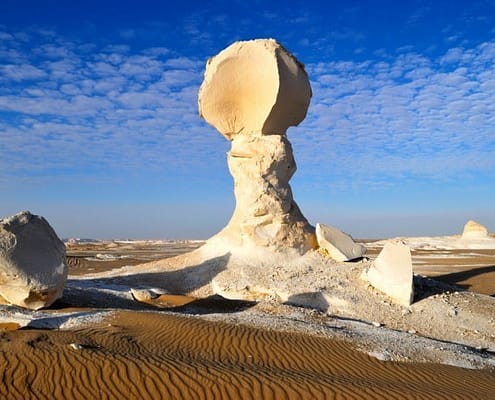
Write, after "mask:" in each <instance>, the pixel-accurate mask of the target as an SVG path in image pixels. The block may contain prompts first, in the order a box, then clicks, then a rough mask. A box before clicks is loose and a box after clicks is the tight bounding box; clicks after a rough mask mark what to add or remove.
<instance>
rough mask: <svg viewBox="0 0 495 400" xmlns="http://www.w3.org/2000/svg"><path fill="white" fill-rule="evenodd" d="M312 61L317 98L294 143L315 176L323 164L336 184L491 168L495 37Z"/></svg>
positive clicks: (434, 177) (444, 177)
mask: <svg viewBox="0 0 495 400" xmlns="http://www.w3.org/2000/svg"><path fill="white" fill-rule="evenodd" d="M406 50H407V49H406ZM307 70H308V72H309V75H310V77H311V79H312V87H313V93H314V97H313V100H312V105H311V107H310V111H309V113H308V117H307V119H306V121H305V122H304V125H303V126H302V129H301V130H302V131H303V132H301V133H297V134H294V136H293V142H294V144H295V148H296V149H297V150H296V152H297V153H298V159H299V161H300V164H303V165H304V166H305V168H304V170H305V172H303V173H304V174H305V175H306V176H307V177H308V178H310V177H311V175H312V172H311V171H317V173H318V174H321V171H322V169H323V170H326V171H328V183H327V184H328V185H332V186H337V187H338V186H341V185H342V184H343V185H347V184H349V183H354V184H358V185H359V184H367V185H383V184H384V182H388V184H390V183H392V182H404V180H407V179H413V180H421V179H426V180H430V181H432V182H437V183H439V182H443V183H445V182H452V181H454V180H456V179H458V178H459V176H460V175H466V176H467V175H469V174H480V173H481V174H493V172H494V169H495V160H494V158H493V152H494V150H495V135H494V130H493V129H494V128H493V127H494V126H495V90H494V88H495V72H494V71H495V43H494V42H487V43H482V44H480V45H479V46H477V47H475V48H461V47H456V48H452V49H450V50H449V51H447V52H446V54H444V55H443V56H441V57H438V58H435V59H431V58H428V57H425V56H424V55H421V54H416V53H411V52H406V53H403V54H397V55H396V56H394V57H390V56H389V57H387V58H385V59H381V60H373V61H366V62H347V61H346V62H344V61H332V62H321V63H316V64H310V65H308V66H307ZM313 167H314V168H313ZM312 178H313V179H314V180H316V179H317V177H316V176H313V177H312ZM310 180H311V179H310ZM325 183H326V182H325V181H322V180H321V179H320V180H319V184H325Z"/></svg>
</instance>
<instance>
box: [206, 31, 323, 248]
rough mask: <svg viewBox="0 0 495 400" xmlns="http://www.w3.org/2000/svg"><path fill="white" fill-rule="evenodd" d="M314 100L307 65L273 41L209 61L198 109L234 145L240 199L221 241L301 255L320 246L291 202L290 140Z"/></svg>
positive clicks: (242, 45)
mask: <svg viewBox="0 0 495 400" xmlns="http://www.w3.org/2000/svg"><path fill="white" fill-rule="evenodd" d="M310 98H311V87H310V85H309V80H308V77H307V74H306V72H305V71H304V68H303V66H302V64H300V63H299V62H298V61H297V60H296V59H295V58H294V57H293V56H292V55H291V54H289V53H288V52H287V51H286V50H285V49H284V48H283V47H282V46H280V45H279V44H278V43H277V42H276V41H275V40H272V39H259V40H252V41H247V42H236V43H234V44H232V45H231V46H229V47H228V48H227V49H225V50H223V51H222V52H220V53H219V54H218V55H217V56H215V57H214V58H212V59H210V60H209V61H208V63H207V66H206V71H205V78H204V81H203V84H202V85H201V88H200V91H199V100H198V104H199V111H200V114H201V116H202V117H203V118H204V119H205V120H206V121H207V122H208V123H210V124H211V125H213V126H214V127H215V128H217V129H218V130H219V131H220V133H221V134H222V135H224V136H225V137H226V138H227V139H228V140H230V141H231V146H232V147H231V150H230V152H229V153H228V156H227V161H228V166H229V170H230V173H231V174H232V176H233V178H234V193H235V198H236V208H235V211H234V214H233V216H232V218H231V220H230V222H229V223H228V225H227V226H226V227H225V228H224V229H223V230H222V231H221V232H220V233H219V234H217V235H216V236H215V239H216V240H217V241H218V240H223V241H226V242H229V243H231V244H232V245H234V246H257V247H264V248H268V249H271V250H274V251H282V250H283V249H288V248H291V249H295V250H296V251H297V252H299V253H300V254H303V253H305V252H306V251H308V250H310V249H313V248H315V247H316V238H315V234H314V228H313V227H312V226H311V225H310V224H309V223H308V221H307V220H306V218H304V216H303V215H302V213H301V211H300V210H299V207H298V206H297V204H296V203H295V201H294V199H293V197H292V190H291V188H290V185H289V180H290V178H291V177H292V175H293V174H294V172H295V171H296V163H295V161H294V157H293V154H292V147H291V145H290V142H289V141H288V139H287V137H286V130H287V128H288V127H289V126H293V125H297V124H299V123H300V122H301V121H302V120H303V119H304V117H305V116H306V111H307V108H308V106H309V101H310Z"/></svg>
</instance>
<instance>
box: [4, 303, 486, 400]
mask: <svg viewBox="0 0 495 400" xmlns="http://www.w3.org/2000/svg"><path fill="white" fill-rule="evenodd" d="M0 350H1V351H0V363H1V364H2V365H3V366H5V367H4V368H3V370H2V382H3V384H2V385H1V387H0V396H1V397H2V398H8V399H30V398H45V397H46V398H66V399H72V398H77V399H82V398H98V399H105V398H108V399H113V398H141V399H156V398H187V399H213V398H215V399H232V398H242V399H260V398H263V399H274V398H278V399H280V398H312V399H318V398H322V399H323V398H349V399H352V398H354V399H362V398H369V399H387V398H390V399H410V398H428V399H490V398H493V393H494V392H495V380H494V379H493V373H492V372H490V371H472V370H465V369H461V368H456V367H449V366H438V365H433V364H400V363H391V362H384V361H379V360H376V359H374V358H371V357H369V356H367V355H365V354H364V353H362V352H359V351H357V350H355V349H353V348H352V347H351V345H349V344H347V343H343V342H340V341H335V340H330V339H324V338H318V337H313V336H307V335H300V334H296V333H281V332H276V331H268V330H261V329H256V328H248V327H245V326H242V325H233V324H226V323H222V322H208V321H203V320H199V319H196V318H190V317H189V318H188V317H182V316H172V315H167V314H163V313H161V314H160V313H150V312H119V313H117V314H115V315H114V317H113V318H112V319H110V320H107V321H105V323H102V324H100V325H98V326H95V327H93V328H90V329H79V330H75V331H43V330H22V331H11V332H4V333H2V334H1V336H0Z"/></svg>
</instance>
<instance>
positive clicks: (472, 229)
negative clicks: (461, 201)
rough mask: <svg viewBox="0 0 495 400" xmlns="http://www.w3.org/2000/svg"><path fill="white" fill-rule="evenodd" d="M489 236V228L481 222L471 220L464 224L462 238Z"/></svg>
mask: <svg viewBox="0 0 495 400" xmlns="http://www.w3.org/2000/svg"><path fill="white" fill-rule="evenodd" d="M488 237H489V236H488V229H486V227H485V226H483V225H481V224H480V223H478V222H476V221H473V220H469V221H468V222H467V223H466V225H464V230H463V232H462V239H486V238H488Z"/></svg>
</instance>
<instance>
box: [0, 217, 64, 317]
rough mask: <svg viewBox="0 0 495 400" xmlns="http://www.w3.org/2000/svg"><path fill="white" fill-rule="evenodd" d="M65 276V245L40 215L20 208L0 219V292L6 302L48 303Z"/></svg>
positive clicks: (32, 305) (34, 307)
mask: <svg viewBox="0 0 495 400" xmlns="http://www.w3.org/2000/svg"><path fill="white" fill-rule="evenodd" d="M66 279H67V264H66V256H65V246H64V244H63V243H62V241H61V240H60V239H59V238H58V237H57V235H56V233H55V231H54V230H53V229H52V227H51V226H50V225H49V224H48V222H47V221H46V220H45V219H44V218H43V217H40V216H37V215H32V214H31V213H30V212H28V211H23V212H20V213H18V214H16V215H14V216H12V217H10V218H5V219H2V220H0V296H1V297H2V298H3V299H4V300H5V301H6V302H7V303H10V304H15V305H17V306H20V307H24V308H29V309H32V310H38V309H40V308H43V307H48V306H50V305H51V304H52V303H53V302H54V301H55V300H57V299H58V298H59V297H60V296H61V295H62V292H63V289H64V285H65V281H66Z"/></svg>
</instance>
